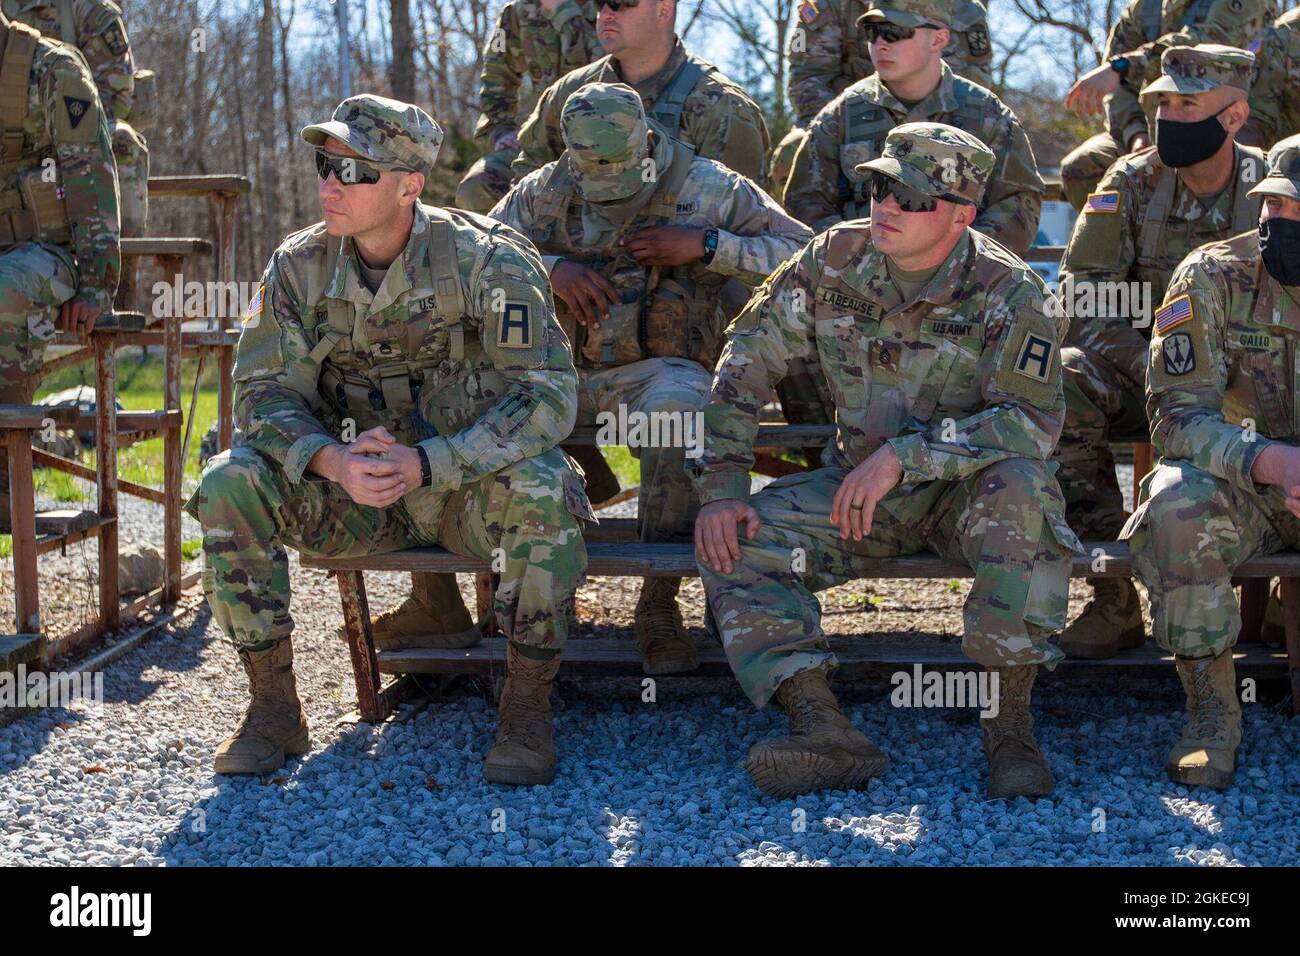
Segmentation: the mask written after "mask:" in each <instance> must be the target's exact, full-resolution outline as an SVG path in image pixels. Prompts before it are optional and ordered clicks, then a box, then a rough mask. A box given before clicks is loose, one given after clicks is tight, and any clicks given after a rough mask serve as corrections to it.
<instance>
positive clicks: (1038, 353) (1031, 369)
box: [1016, 332, 1052, 383]
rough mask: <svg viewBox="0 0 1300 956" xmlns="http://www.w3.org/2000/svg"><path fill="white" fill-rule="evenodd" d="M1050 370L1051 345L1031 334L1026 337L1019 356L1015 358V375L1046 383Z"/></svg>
mask: <svg viewBox="0 0 1300 956" xmlns="http://www.w3.org/2000/svg"><path fill="white" fill-rule="evenodd" d="M1051 370H1052V343H1051V342H1050V341H1049V340H1048V339H1044V338H1039V337H1038V336H1037V335H1034V334H1033V333H1032V332H1031V333H1030V334H1028V335H1026V336H1025V342H1024V344H1023V345H1022V346H1020V354H1019V355H1018V356H1017V357H1016V374H1017V375H1023V376H1025V377H1026V378H1032V379H1033V380H1034V381H1035V382H1044V383H1046V381H1047V376H1048V373H1049V372H1051Z"/></svg>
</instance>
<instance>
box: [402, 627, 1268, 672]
mask: <svg viewBox="0 0 1300 956" xmlns="http://www.w3.org/2000/svg"><path fill="white" fill-rule="evenodd" d="M829 640H830V644H831V649H832V650H833V651H834V652H835V656H836V657H837V658H838V659H839V663H840V666H839V669H838V670H837V671H836V672H835V677H836V680H852V679H855V678H864V677H869V676H872V675H875V674H879V673H880V672H881V671H882V670H884V671H893V670H897V669H899V668H904V667H911V666H912V665H913V664H920V665H921V666H922V667H925V668H926V669H934V670H953V669H960V670H969V669H971V668H972V667H975V666H977V665H975V664H973V663H972V662H971V660H970V658H968V657H966V656H965V655H964V654H963V653H962V651H961V646H960V645H959V644H958V643H957V642H955V641H952V640H942V639H939V638H935V639H932V640H908V641H893V640H872V639H871V636H870V635H865V636H860V637H844V636H836V635H831V636H830V638H829ZM696 646H697V648H698V650H699V657H700V667H699V670H696V671H692V672H691V673H689V674H682V675H678V676H682V677H725V676H728V675H730V673H731V668H730V666H729V665H728V664H727V659H726V655H725V654H724V653H723V650H722V648H721V647H719V646H718V645H717V644H715V643H713V642H712V641H709V640H705V639H700V640H697V642H696ZM505 648H506V639H505V638H503V637H489V638H484V640H483V642H482V643H481V644H477V645H475V646H474V647H470V648H462V649H458V650H439V649H434V648H411V649H406V650H400V651H379V652H378V655H377V656H378V661H379V670H380V672H381V673H384V674H484V673H503V672H504V669H505V652H506V651H505ZM1233 658H1234V660H1235V662H1236V665H1237V674H1238V676H1239V677H1244V676H1260V675H1261V674H1265V675H1271V676H1277V674H1278V672H1279V671H1285V668H1286V663H1287V657H1286V652H1285V651H1282V650H1278V649H1270V648H1267V647H1263V646H1261V645H1238V646H1237V647H1235V648H1234V649H1233ZM1151 668H1163V669H1167V671H1168V672H1169V673H1170V675H1172V674H1173V657H1172V655H1170V654H1168V653H1167V652H1165V651H1162V650H1161V649H1160V648H1158V647H1156V646H1155V645H1154V644H1151V643H1147V644H1144V645H1143V646H1142V647H1138V648H1133V649H1131V650H1126V651H1122V652H1120V653H1119V654H1118V655H1116V656H1115V657H1111V658H1107V659H1106V660H1100V661H1084V660H1066V661H1064V662H1063V663H1062V664H1061V665H1060V666H1059V667H1058V668H1057V670H1056V671H1055V672H1054V673H1069V674H1073V673H1081V672H1096V671H1104V672H1106V673H1115V672H1117V671H1124V670H1147V669H1151ZM560 676H561V677H578V676H583V677H622V676H627V677H643V676H644V674H643V672H642V670H641V652H640V650H639V649H638V647H637V643H636V640H635V638H633V637H632V636H631V634H630V633H629V635H628V636H627V637H626V638H606V637H601V638H574V639H572V640H570V641H568V642H567V643H566V644H565V645H564V651H563V654H562V655H561V662H560Z"/></svg>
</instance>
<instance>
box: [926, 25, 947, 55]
mask: <svg viewBox="0 0 1300 956" xmlns="http://www.w3.org/2000/svg"><path fill="white" fill-rule="evenodd" d="M930 32H931V33H933V34H934V39H933V40H931V41H930V43H931V46H937V47H938V48H939V49H940V50H945V49H947V48H948V44H949V43H951V42H952V31H951V30H949V29H948V28H947V27H940V28H939V29H938V30H931V31H930Z"/></svg>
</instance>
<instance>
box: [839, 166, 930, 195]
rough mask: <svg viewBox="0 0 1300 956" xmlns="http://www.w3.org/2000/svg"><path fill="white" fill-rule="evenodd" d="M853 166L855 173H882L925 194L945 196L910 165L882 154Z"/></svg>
mask: <svg viewBox="0 0 1300 956" xmlns="http://www.w3.org/2000/svg"><path fill="white" fill-rule="evenodd" d="M853 168H854V171H855V172H857V173H884V174H885V175H886V176H888V177H889V178H890V179H897V180H898V181H899V182H900V183H902V184H903V185H904V186H908V187H910V188H912V189H915V190H916V191H917V192H919V193H923V194H925V195H926V196H931V197H933V198H935V199H944V198H946V197H945V196H944V195H943V194H942V193H936V192H935V191H934V186H933V185H932V184H931V183H930V181H929V180H928V179H926V177H925V176H923V175H922V174H921V173H919V172H918V171H917V170H915V169H912V167H910V166H904V165H903V164H902V163H900V162H899V161H898V160H896V159H887V158H885V157H883V156H882V157H880V158H878V159H871V160H867V162H865V163H859V164H858V165H857V166H855V167H853Z"/></svg>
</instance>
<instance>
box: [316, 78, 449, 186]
mask: <svg viewBox="0 0 1300 956" xmlns="http://www.w3.org/2000/svg"><path fill="white" fill-rule="evenodd" d="M329 136H332V137H334V138H335V139H337V140H340V141H341V142H344V143H347V144H348V145H349V146H351V147H352V148H353V149H355V150H356V151H357V152H358V153H360V154H361V156H362V157H363V158H365V159H373V160H374V161H375V162H377V163H396V164H397V165H399V166H405V167H406V168H407V169H410V170H412V171H413V172H417V173H424V178H425V179H429V178H430V177H431V176H432V175H433V164H434V163H435V162H437V159H438V150H439V149H440V148H441V147H442V127H441V126H439V125H438V124H437V123H435V122H434V120H433V117H432V116H430V115H429V114H428V113H426V112H425V111H424V110H422V109H420V107H418V106H416V105H414V104H413V103H403V102H401V101H400V100H390V99H388V97H386V96H375V95H374V94H373V93H362V94H361V95H359V96H349V97H348V98H347V99H346V100H344V101H343V102H342V103H340V104H339V105H338V109H336V110H335V111H334V116H333V118H331V119H330V121H329V122H328V123H316V124H315V125H312V126H304V127H303V130H302V138H303V139H304V140H306V141H307V142H309V143H311V144H312V145H313V146H323V145H324V144H325V139H326V137H329Z"/></svg>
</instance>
